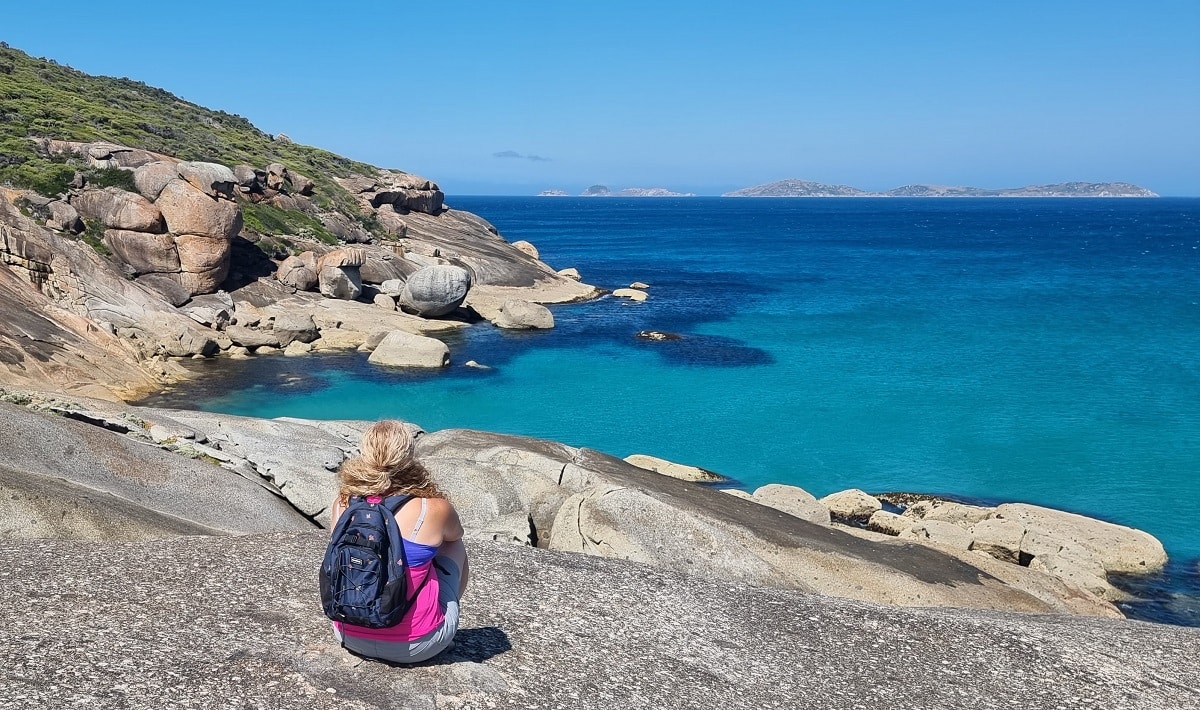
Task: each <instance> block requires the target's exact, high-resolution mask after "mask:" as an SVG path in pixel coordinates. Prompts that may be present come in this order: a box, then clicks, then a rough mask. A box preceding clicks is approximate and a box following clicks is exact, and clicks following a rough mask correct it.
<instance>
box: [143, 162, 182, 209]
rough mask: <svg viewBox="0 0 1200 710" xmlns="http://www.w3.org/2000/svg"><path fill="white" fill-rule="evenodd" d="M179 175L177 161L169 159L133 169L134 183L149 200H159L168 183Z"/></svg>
mask: <svg viewBox="0 0 1200 710" xmlns="http://www.w3.org/2000/svg"><path fill="white" fill-rule="evenodd" d="M178 177H179V170H178V169H177V168H176V167H175V163H174V162H172V161H169V160H157V161H155V162H153V163H146V164H145V165H143V166H141V167H139V168H137V169H136V170H134V171H133V184H134V185H135V186H136V187H137V191H138V192H139V193H140V194H141V196H142V197H145V198H146V199H147V200H157V199H158V196H159V195H160V194H162V190H163V188H164V187H166V186H167V183H169V182H171V181H172V180H174V179H176V178H178Z"/></svg>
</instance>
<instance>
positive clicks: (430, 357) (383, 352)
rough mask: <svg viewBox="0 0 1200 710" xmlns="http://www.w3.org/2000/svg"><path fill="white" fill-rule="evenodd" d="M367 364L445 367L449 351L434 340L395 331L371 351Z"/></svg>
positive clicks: (440, 342) (442, 344)
mask: <svg viewBox="0 0 1200 710" xmlns="http://www.w3.org/2000/svg"><path fill="white" fill-rule="evenodd" d="M367 362H371V363H374V364H376V365H389V366H392V367H445V366H446V365H449V364H450V349H449V348H448V347H446V344H445V343H443V342H442V341H440V340H438V339H436V338H427V337H425V336H423V335H413V334H412V333H405V332H404V331H401V330H395V331H392V332H391V333H388V334H387V336H386V337H384V339H383V340H382V341H380V343H379V345H377V346H376V347H375V349H374V350H372V351H371V356H370V357H368V358H367Z"/></svg>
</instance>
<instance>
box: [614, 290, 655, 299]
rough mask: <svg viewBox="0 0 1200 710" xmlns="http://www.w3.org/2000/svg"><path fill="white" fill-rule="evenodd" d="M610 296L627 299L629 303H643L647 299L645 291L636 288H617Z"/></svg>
mask: <svg viewBox="0 0 1200 710" xmlns="http://www.w3.org/2000/svg"><path fill="white" fill-rule="evenodd" d="M612 295H613V296H615V297H617V298H628V299H629V300H630V301H644V300H646V298H648V297H647V296H646V292H645V291H639V290H637V289H636V288H619V289H617V290H616V291H613V292H612Z"/></svg>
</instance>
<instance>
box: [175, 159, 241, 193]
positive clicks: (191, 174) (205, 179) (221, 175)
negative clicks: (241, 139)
mask: <svg viewBox="0 0 1200 710" xmlns="http://www.w3.org/2000/svg"><path fill="white" fill-rule="evenodd" d="M177 169H178V170H179V177H181V178H183V179H184V180H186V181H187V182H188V184H189V185H191V186H192V187H194V188H196V189H197V190H199V191H201V192H203V193H204V194H206V195H208V196H210V197H219V196H223V197H228V198H232V197H233V186H234V185H236V184H238V179H237V176H235V175H234V174H233V171H232V170H230V169H229V168H228V167H226V166H224V165H221V164H219V163H202V162H198V161H190V160H189V161H184V162H182V163H180V164H179V165H178V166H177Z"/></svg>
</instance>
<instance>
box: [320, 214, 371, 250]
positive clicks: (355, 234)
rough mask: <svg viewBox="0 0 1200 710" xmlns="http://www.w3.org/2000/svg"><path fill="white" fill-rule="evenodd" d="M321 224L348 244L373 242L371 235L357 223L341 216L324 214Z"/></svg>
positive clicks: (321, 217)
mask: <svg viewBox="0 0 1200 710" xmlns="http://www.w3.org/2000/svg"><path fill="white" fill-rule="evenodd" d="M320 219H321V224H322V225H324V226H325V229H328V230H329V232H330V233H331V234H333V235H334V236H335V237H337V238H338V239H341V240H342V241H343V242H346V243H348V244H366V243H368V242H370V241H371V233H370V232H368V231H367V230H365V229H363V228H362V226H361V225H359V224H358V223H357V222H352V221H351V220H349V219H347V218H346V217H344V216H342V215H340V214H323V215H321V216H320Z"/></svg>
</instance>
